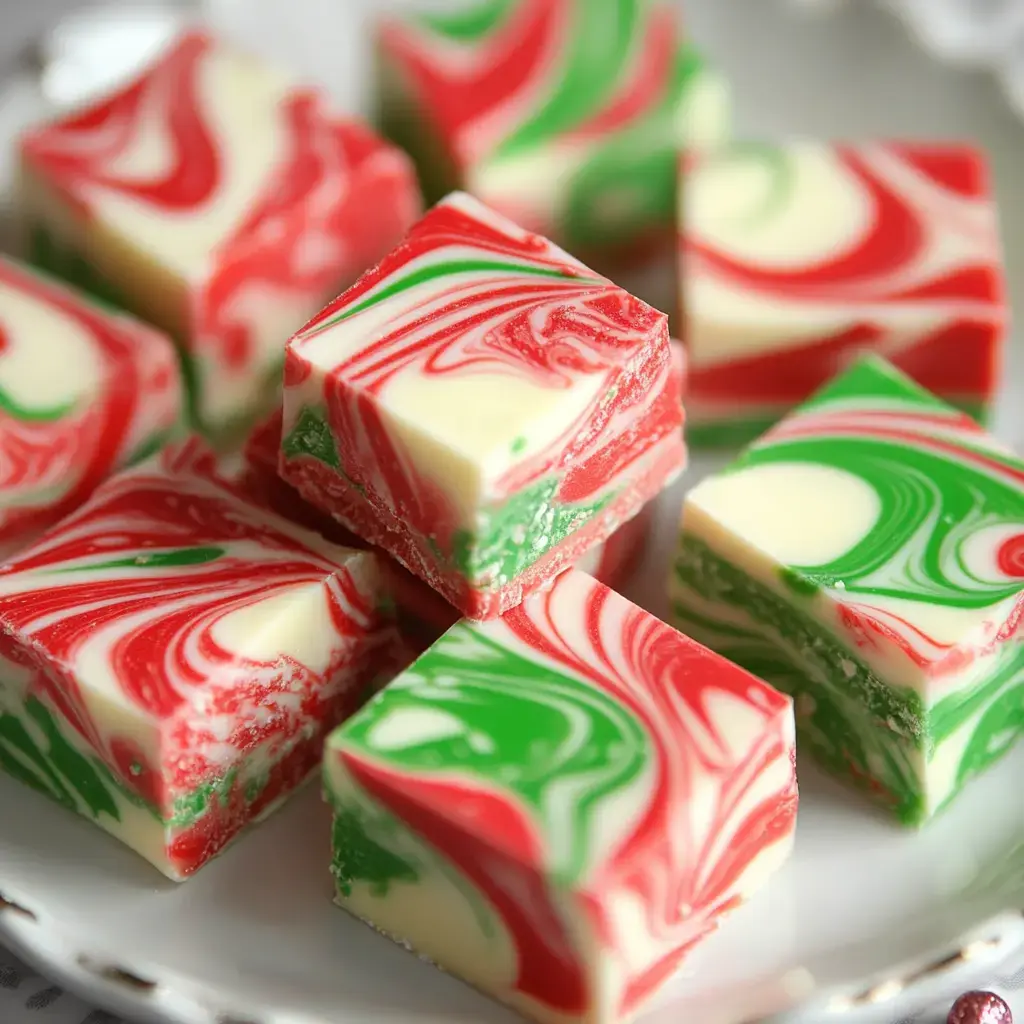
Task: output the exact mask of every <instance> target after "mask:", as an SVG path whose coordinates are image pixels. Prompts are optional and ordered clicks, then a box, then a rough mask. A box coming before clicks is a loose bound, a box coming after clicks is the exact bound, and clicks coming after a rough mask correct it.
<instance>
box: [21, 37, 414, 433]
mask: <svg viewBox="0 0 1024 1024" xmlns="http://www.w3.org/2000/svg"><path fill="white" fill-rule="evenodd" d="M21 164H22V183H21V185H22V187H21V196H20V200H21V206H22V212H23V214H24V217H25V220H26V229H27V231H28V234H29V236H30V237H29V241H30V243H31V246H32V253H33V258H34V259H35V260H36V261H37V262H40V263H42V264H44V265H47V266H49V267H50V268H51V269H53V270H55V271H57V272H58V273H60V274H62V275H63V276H66V277H69V278H71V279H72V280H73V281H75V282H76V283H78V284H80V285H82V286H85V287H89V288H92V289H93V290H96V291H97V292H98V293H100V294H102V295H103V296H104V297H105V298H108V299H110V300H112V301H115V302H117V303H118V304H122V305H124V306H126V307H127V308H130V309H132V310H133V311H134V312H136V313H138V314H139V315H141V316H143V317H145V318H146V319H149V320H151V321H152V322H153V323H155V324H157V325H159V326H160V327H162V328H164V329H165V330H167V331H168V332H169V333H171V334H172V335H173V336H174V337H175V338H176V340H177V341H178V343H179V345H180V346H181V350H182V353H183V356H184V358H185V362H186V369H187V371H188V378H189V382H190V384H191V385H192V404H193V412H194V414H195V417H196V420H197V423H199V424H200V425H201V426H203V427H204V428H205V429H206V430H208V431H209V432H211V433H212V434H215V435H217V436H218V437H219V436H220V435H222V434H225V433H228V434H231V433H232V432H233V429H234V428H235V427H236V426H237V425H238V424H239V423H240V422H245V421H247V420H248V419H249V418H251V417H252V416H253V415H254V413H255V411H256V410H258V409H261V408H262V407H263V406H264V405H265V403H266V402H267V401H268V395H270V394H272V393H273V391H274V388H275V386H277V385H279V381H280V367H281V347H282V345H283V344H284V341H285V340H286V339H287V338H288V336H289V334H290V333H291V332H292V331H294V330H296V329H297V328H298V327H300V326H301V325H302V324H303V323H304V322H305V321H306V320H307V319H308V318H309V317H310V316H312V315H313V314H314V313H315V312H316V311H317V309H319V308H320V307H321V306H322V305H323V304H324V302H326V301H327V300H328V299H329V298H330V297H331V295H333V294H336V293H337V290H338V289H339V288H341V287H344V286H346V285H347V284H349V283H351V282H352V281H353V280H355V278H356V277H357V276H358V275H359V274H360V273H362V271H363V270H365V269H366V267H368V266H369V265H371V264H372V263H373V262H374V261H375V260H377V259H378V258H380V257H381V256H383V255H384V253H386V252H387V251H388V249H390V248H391V246H392V245H394V243H395V242H396V241H397V240H398V239H399V238H400V237H401V235H402V232H403V231H404V230H405V229H406V228H407V227H408V225H409V224H410V223H411V222H412V221H413V220H414V219H415V217H416V216H417V215H418V212H419V194H418V190H417V187H416V185H415V181H414V177H413V171H412V168H411V165H410V163H409V161H408V159H407V158H406V157H405V155H404V154H403V153H401V152H399V151H398V150H396V149H395V148H394V147H392V146H390V145H387V144H385V143H383V142H382V141H381V140H380V139H378V138H377V137H376V136H375V135H374V134H372V133H371V132H370V131H369V130H368V129H367V128H365V127H364V126H363V125H361V124H359V123H357V122H355V121H352V120H350V119H348V118H343V117H339V116H338V115H336V114H335V113H334V112H333V111H332V110H331V109H330V108H329V106H328V104H327V103H326V102H325V100H324V99H323V97H321V96H320V95H319V94H318V93H317V92H316V91H314V90H312V89H310V88H307V87H305V86H303V85H299V84H296V83H295V82H293V81H292V80H291V79H290V78H288V77H286V76H285V75H283V74H281V73H279V72H278V71H277V70H275V69H273V68H270V67H267V66H265V65H263V64H261V63H259V62H258V61H256V60H254V59H252V58H251V57H249V56H246V55H245V54H242V53H239V52H236V51H235V50H233V49H232V48H231V47H230V46H228V45H226V44H224V43H222V42H219V41H217V40H216V39H214V38H212V37H211V36H209V35H207V34H205V33H203V32H199V31H190V32H187V33H185V34H183V35H182V36H180V37H179V38H178V39H177V40H176V41H175V42H174V43H173V44H171V45H170V46H169V47H168V48H167V49H165V50H164V51H163V52H162V53H161V54H160V55H159V56H158V57H157V58H156V59H155V60H154V61H153V62H152V63H151V64H150V65H149V66H147V67H146V69H145V70H144V71H143V72H142V73H141V74H140V75H139V76H138V77H136V78H135V79H134V80H133V81H131V82H129V83H128V84H126V85H124V86H123V87H122V88H120V89H118V90H117V91H116V92H114V93H113V94H107V95H105V96H104V97H103V98H101V99H99V100H97V101H95V102H94V103H92V104H91V105H89V106H87V107H85V108H82V109H78V110H75V111H73V112H72V113H69V114H63V115H61V116H59V117H58V118H57V119H55V120H54V121H52V122H51V123H49V124H46V125H43V126H42V127H39V128H33V129H31V130H30V131H29V132H28V133H27V134H26V135H25V136H24V138H23V140H22V144H21Z"/></svg>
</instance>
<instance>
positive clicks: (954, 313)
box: [679, 142, 1007, 444]
mask: <svg viewBox="0 0 1024 1024" xmlns="http://www.w3.org/2000/svg"><path fill="white" fill-rule="evenodd" d="M680 189H681V193H680V204H679V208H680V211H681V218H682V220H681V229H680V246H681V253H680V257H681V258H680V271H681V275H682V277H681V282H680V295H681V300H682V303H681V304H682V313H683V328H682V330H683V334H684V337H685V339H686V342H687V344H688V347H689V355H690V380H689V389H688V396H687V411H688V415H689V419H688V424H689V431H690V433H689V436H690V438H691V440H692V441H693V442H694V443H695V444H701V443H706V444H739V443H742V442H747V441H751V440H753V439H754V438H755V437H756V436H757V435H758V434H760V433H761V432H762V431H763V430H765V429H767V428H768V427H769V426H771V425H772V424H773V423H774V422H776V421H777V420H778V419H779V417H780V416H782V415H783V414H784V413H786V412H788V411H789V410H790V409H792V408H793V406H795V405H797V404H799V403H800V402H802V401H803V400H804V399H806V398H808V397H809V396H810V395H811V393H812V392H813V391H814V390H815V389H816V388H818V387H820V386H822V385H823V384H825V383H826V381H828V380H829V379H830V378H831V377H832V376H833V375H834V374H835V373H837V372H838V371H840V370H841V369H842V368H843V367H844V366H846V365H847V363H848V362H849V361H850V360H851V359H852V358H855V357H856V356H857V355H859V354H861V353H862V352H864V351H865V350H873V351H875V352H876V353H878V354H879V355H881V356H883V357H884V358H886V359H887V360H889V361H890V362H892V363H893V365H895V366H897V367H898V368H899V369H901V370H902V371H903V372H905V373H907V374H908V375H909V376H911V377H912V378H913V379H915V380H916V381H917V382H918V383H919V384H921V385H922V386H924V387H926V388H928V389H929V390H931V391H933V392H935V393H936V394H938V395H940V396H941V397H943V398H945V399H946V400H947V401H949V402H951V403H953V404H954V405H957V406H958V407H960V408H963V409H965V410H966V411H967V412H969V413H971V415H973V416H975V417H976V418H978V417H982V418H983V417H984V416H985V415H986V414H987V413H988V411H989V409H990V406H991V403H992V400H993V397H994V394H995V391H996V388H997V386H998V383H999V377H1000V371H1001V351H1002V345H1003V340H1004V334H1005V327H1006V319H1007V310H1006V299H1005V295H1004V285H1003V267H1002V251H1001V247H1000V242H999V234H998V226H997V220H996V209H995V202H994V198H993V196H992V194H991V188H990V183H989V174H988V169H987V166H986V163H985V158H984V157H983V156H982V154H981V153H979V152H978V151H977V150H975V149H972V148H970V147H968V146H964V145H958V144H954V143H941V144H932V145H929V144H924V143H895V142H893V143H887V142H870V143H857V144H850V145H830V144H827V143H821V142H795V143H789V144H785V145H768V144H763V143H736V144H733V145H730V146H725V147H723V148H721V149H719V150H717V151H716V152H714V153H702V154H689V155H688V156H687V157H686V158H685V161H684V168H683V174H682V176H681V180H680Z"/></svg>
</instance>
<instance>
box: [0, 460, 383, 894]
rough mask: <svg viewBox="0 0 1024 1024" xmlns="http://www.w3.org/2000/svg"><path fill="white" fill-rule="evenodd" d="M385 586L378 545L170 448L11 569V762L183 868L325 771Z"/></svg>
mask: <svg viewBox="0 0 1024 1024" xmlns="http://www.w3.org/2000/svg"><path fill="white" fill-rule="evenodd" d="M383 596H384V595H383V594H382V592H381V587H380V581H379V565H378V561H377V559H376V558H375V557H374V556H373V555H372V554H369V553H366V552H357V551H352V550H349V549H346V548H341V547H337V546H335V545H332V544H329V543H328V542H326V541H325V540H323V539H322V538H321V537H319V536H317V535H316V534H313V533H309V532H306V531H304V530H300V529H299V528H297V527H294V526H292V525H290V524H289V523H287V522H286V521H285V520H283V519H280V518H278V517H277V516H273V515H271V514H270V513H266V512H264V511H262V510H261V509H259V508H257V507H256V506H255V505H253V504H251V503H250V502H248V501H247V500H246V499H245V498H244V497H243V496H242V494H241V492H240V491H237V490H236V489H235V488H234V486H233V485H231V484H229V483H228V482H227V481H225V480H224V479H223V478H221V477H220V476H218V474H217V472H216V470H215V468H214V460H213V458H212V456H211V455H210V454H209V452H207V451H205V450H204V449H203V448H202V447H201V446H198V445H197V444H196V443H195V442H194V441H189V442H185V443H184V444H182V445H175V446H172V447H170V448H166V449H164V450H163V451H162V452H161V453H159V454H158V455H155V456H153V458H152V459H150V460H149V461H147V462H145V463H142V464H141V465H140V466H138V467H136V468H134V469H132V470H128V471H126V472H124V473H122V474H120V475H119V476H116V477H113V478H112V479H110V480H109V481H107V482H106V483H105V484H103V485H102V486H101V487H100V488H99V489H98V490H97V491H96V492H95V493H94V495H93V497H92V499H91V500H90V501H89V502H88V503H87V504H85V505H84V506H83V507H82V508H80V509H79V510H78V511H77V512H75V513H73V514H72V515H71V516H70V517H68V518H67V519H65V520H64V521H63V522H62V523H61V524H60V525H59V526H57V527H56V528H55V529H53V530H52V531H50V532H49V533H47V534H45V535H44V536H43V537H42V538H41V539H40V540H39V541H38V542H37V543H36V544H35V545H34V546H33V547H31V548H29V549H28V550H27V551H25V552H24V553H22V554H21V555H19V556H18V557H17V558H15V559H14V560H13V561H11V562H8V563H6V564H4V565H2V566H0V767H3V768H4V769H5V770H6V771H8V772H9V773H10V774H11V775H13V776H14V777H15V778H17V779H20V780H21V781H23V782H25V783H27V784H29V785H30V786H33V787H35V788H36V789H38V790H40V791H42V792H43V793H46V794H48V795H49V796H51V797H53V798H54V799H56V800H58V801H59V802H60V803H61V804H63V805H64V806H65V807H67V808H69V809H71V810H74V811H77V812H79V813H80V814H82V815H83V816H85V817H86V818H89V819H92V820H93V821H95V822H96V824H98V825H99V826H100V827H101V828H103V829H105V830H106V831H107V832H109V833H111V834H112V835H113V836H115V837H116V838H118V839H120V840H121V841H122V842H123V843H125V844H126V845H127V846H129V847H131V848H132V849H133V850H135V851H137V852H138V853H140V854H141V855H142V856H143V857H145V858H146V859H147V860H149V861H150V862H151V863H153V864H154V865H155V866H156V867H157V868H159V869H160V870H161V871H162V872H163V873H164V874H166V875H167V876H168V877H170V878H172V879H175V880H180V879H183V878H185V877H186V876H188V875H190V874H191V873H192V872H194V871H195V870H196V869H197V868H199V867H201V866H202V865H203V864H204V863H205V862H206V861H207V860H209V859H210V858H211V857H212V856H213V855H214V854H216V853H217V852H218V851H219V850H220V849H221V848H222V847H224V845H225V844H226V843H228V842H229V841H230V840H231V839H232V837H234V836H235V834H236V833H237V832H238V831H239V830H240V829H241V828H242V827H243V826H244V825H246V823H248V822H249V821H253V820H255V819H258V818H260V817H262V816H264V815H265V814H267V813H269V812H270V811H271V810H272V809H273V808H274V807H275V805H276V804H277V803H278V802H279V801H281V800H282V799H283V798H284V797H286V796H287V795H288V793H289V792H290V791H291V790H292V789H293V788H294V787H295V786H297V785H298V784H299V783H300V782H301V781H302V780H303V779H304V778H305V777H306V776H307V775H308V774H309V773H310V772H311V771H312V770H313V769H314V768H315V767H317V765H318V764H319V762H320V759H321V754H322V750H323V742H324V737H325V736H326V735H327V733H328V732H329V730H330V729H332V728H333V727H334V726H336V725H337V724H338V723H339V722H340V721H341V720H342V718H344V716H345V715H346V714H347V713H350V712H351V711H352V710H354V709H355V708H356V706H357V705H358V703H359V701H360V698H361V697H362V696H363V695H364V693H365V690H366V687H367V684H368V683H372V682H373V681H374V674H375V671H376V665H377V663H378V660H379V659H380V658H385V659H387V658H388V657H390V650H389V645H390V642H391V640H392V635H391V631H390V628H389V626H388V622H387V618H386V617H385V616H384V615H382V613H381V612H380V611H379V605H380V604H381V603H382V599H383Z"/></svg>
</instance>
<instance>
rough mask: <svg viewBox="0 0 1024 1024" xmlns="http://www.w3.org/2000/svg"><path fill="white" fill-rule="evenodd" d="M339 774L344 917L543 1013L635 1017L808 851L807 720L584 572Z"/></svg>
mask: <svg viewBox="0 0 1024 1024" xmlns="http://www.w3.org/2000/svg"><path fill="white" fill-rule="evenodd" d="M324 778H325V794H326V797H327V799H328V800H329V801H330V803H331V805H332V807H333V810H334V830H333V840H334V847H333V850H334V854H333V872H334V877H335V880H336V883H337V901H338V903H339V904H340V905H341V906H342V907H344V908H345V909H346V910H349V911H350V912H351V913H353V914H355V915H357V916H358V917H360V918H362V919H363V920H365V921H366V922H368V923H369V924H371V925H372V926H373V927H375V928H377V929H378V930H380V931H381V932H383V933H385V934H386V935H389V936H390V937H392V938H394V939H395V940H396V941H398V942H401V943H403V944H404V945H407V946H408V947H410V948H411V949H412V950H414V951H415V952H416V953H418V954H420V955H421V956H424V957H427V958H428V959H430V960H432V961H433V962H435V963H436V964H437V965H439V966H440V967H442V968H444V969H445V970H448V971H450V972H451V973H453V974H455V975H456V976H458V977H460V978H462V979H464V980H466V981H468V982H470V983H471V984H472V985H474V986H476V987H477V988H479V989H481V990H482V991H484V992H486V993H488V994H490V995H492V996H494V997H495V998H497V999H499V1000H501V1001H502V1002H504V1003H507V1004H509V1005H510V1006H513V1007H514V1008H515V1009H517V1010H519V1011H521V1012H522V1013H524V1014H525V1015H526V1016H528V1017H532V1018H533V1019H535V1020H538V1021H542V1022H545V1024H547V1022H550V1024H570V1022H579V1024H613V1022H617V1021H622V1020H627V1019H631V1018H632V1017H633V1015H634V1014H635V1013H636V1011H637V1010H638V1009H639V1008H640V1007H641V1006H642V1005H643V1004H644V1003H645V1002H646V1001H647V1000H648V999H650V998H651V997H652V996H653V995H654V994H655V993H656V992H657V991H658V990H659V988H660V987H661V986H662V985H663V984H664V983H665V982H666V981H667V980H668V979H669V978H670V977H671V975H672V973H673V971H674V970H675V968H676V967H677V966H678V965H679V963H680V962H681V960H682V959H683V958H684V956H685V955H686V953H687V952H688V951H689V950H691V949H692V948H693V947H694V945H695V944H697V943H699V942H700V941H701V939H702V938H704V937H705V936H706V935H707V934H708V933H709V932H711V931H712V930H713V928H714V927H715V925H716V922H717V921H718V920H719V918H720V916H721V915H722V914H723V913H725V912H726V911H728V910H731V909H732V908H734V907H736V906H737V905H738V904H740V903H741V902H743V901H744V900H746V899H747V898H748V897H749V896H750V895H751V894H752V893H753V892H754V891H755V890H756V889H757V888H758V887H759V886H760V885H761V884H762V883H763V882H764V881H765V880H766V879H767V878H768V877H769V876H770V875H771V874H772V873H773V872H774V871H775V870H776V869H777V868H778V867H779V865H780V864H781V863H782V862H783V861H784V860H785V858H786V857H787V855H788V853H789V851H790V849H791V846H792V842H793V829H794V824H795V817H796V809H797V787H796V777H795V770H794V727H793V709H792V705H791V702H790V700H789V699H788V698H786V697H784V696H783V695H782V694H780V693H778V692H777V691H776V690H774V689H772V688H771V687H769V686H767V685H766V684H765V683H763V682H761V681H760V680H759V679H756V678H755V677H753V676H751V675H749V674H748V673H746V672H744V671H743V670H741V669H739V668H737V667H736V666H734V665H731V664H730V663H728V662H727V661H725V660H724V659H722V658H719V657H718V656H716V655H715V654H712V653H711V652H710V651H708V650H707V649H705V648H703V647H701V646H700V645H699V644H697V643H695V642H694V641H692V640H690V639H688V638H687V637H685V636H682V635H681V634H679V633H677V632H676V631H675V630H674V629H672V628H671V627H669V626H667V625H665V624H664V623H663V622H660V621H659V620H658V619H656V618H655V617H654V616H653V615H650V614H648V613H647V612H645V611H643V610H642V609H640V608H638V607H637V606H636V605H633V604H631V603H630V602H629V601H627V600H626V599H625V598H623V597H621V596H620V595H618V594H616V593H614V592H613V591H611V590H609V589H608V588H607V587H605V586H603V585H602V584H600V583H598V582H597V581H596V580H594V579H593V578H592V577H590V576H588V575H586V574H585V573H582V572H579V571H577V570H570V571H569V572H566V573H563V574H562V575H561V576H559V577H558V579H557V580H556V581H555V582H554V584H553V586H552V588H551V589H550V590H549V591H547V592H545V593H541V594H534V595H533V596H531V597H529V598H527V600H526V601H524V602H523V603H522V604H521V605H519V606H518V607H517V608H515V609H514V610H512V611H511V612H509V613H508V614H507V615H505V616H503V617H502V618H500V619H492V620H490V621H488V622H483V623H478V622H470V621H468V620H463V621H462V622H460V623H459V624H458V625H456V626H454V627H453V628H452V629H450V630H449V631H448V632H447V633H446V634H445V635H444V636H443V637H442V638H441V639H440V640H439V641H438V642H437V643H436V644H435V645H434V646H433V647H432V648H431V649H430V650H429V651H428V652H427V653H426V654H424V655H423V656H422V657H420V658H419V660H417V661H416V662H415V663H414V664H413V665H412V666H411V667H410V668H409V669H408V670H407V671H406V672H405V673H404V674H402V675H401V676H399V677H398V678H397V679H396V680H395V681H394V682H392V683H391V684H390V686H388V687H387V688H386V689H385V690H384V691H383V692H382V693H381V694H380V695H378V696H377V697H375V698H374V699H373V700H371V701H370V702H369V703H368V704H367V705H366V706H365V707H364V708H363V710H362V711H360V712H359V713H358V714H357V715H355V716H354V717H353V718H352V719H350V720H349V721H348V723H347V724H346V725H344V726H342V727H341V728H339V729H338V730H337V731H336V732H335V733H334V734H333V735H332V736H331V737H330V738H329V740H328V743H327V753H326V757H325V762H324ZM440 922H443V926H441V925H440Z"/></svg>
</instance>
